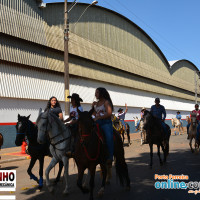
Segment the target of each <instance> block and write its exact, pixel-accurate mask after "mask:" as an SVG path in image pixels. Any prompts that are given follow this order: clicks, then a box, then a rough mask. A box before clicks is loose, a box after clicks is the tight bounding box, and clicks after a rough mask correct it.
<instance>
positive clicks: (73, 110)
mask: <svg viewBox="0 0 200 200" xmlns="http://www.w3.org/2000/svg"><path fill="white" fill-rule="evenodd" d="M67 98H70V99H71V104H72V105H71V106H70V115H69V118H68V119H66V120H65V121H64V122H69V123H67V124H66V125H67V126H69V127H70V129H71V132H72V138H71V151H69V152H67V155H68V156H70V157H72V156H73V153H74V151H75V143H76V135H77V131H78V126H77V121H78V111H77V109H79V110H80V111H81V112H83V108H82V106H81V104H80V102H83V100H82V99H81V98H80V97H79V95H78V94H76V93H73V94H72V96H68V97H67Z"/></svg>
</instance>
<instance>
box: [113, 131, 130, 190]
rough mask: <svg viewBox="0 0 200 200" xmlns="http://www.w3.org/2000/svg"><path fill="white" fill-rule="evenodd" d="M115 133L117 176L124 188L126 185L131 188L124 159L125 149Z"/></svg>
mask: <svg viewBox="0 0 200 200" xmlns="http://www.w3.org/2000/svg"><path fill="white" fill-rule="evenodd" d="M113 132H114V157H115V169H116V175H117V178H118V179H119V182H120V184H121V185H122V186H124V185H126V186H127V187H130V178H129V174H128V167H127V164H126V161H125V157H124V147H123V142H122V139H121V137H120V135H119V134H118V133H117V132H116V131H113Z"/></svg>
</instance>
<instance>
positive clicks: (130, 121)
mask: <svg viewBox="0 0 200 200" xmlns="http://www.w3.org/2000/svg"><path fill="white" fill-rule="evenodd" d="M165 120H171V119H165ZM182 120H186V119H182ZM124 121H125V122H134V121H135V120H124Z"/></svg>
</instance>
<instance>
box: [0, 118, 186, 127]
mask: <svg viewBox="0 0 200 200" xmlns="http://www.w3.org/2000/svg"><path fill="white" fill-rule="evenodd" d="M165 120H171V119H165ZM182 120H186V119H182ZM124 121H125V122H134V121H135V120H124ZM33 123H34V124H35V123H36V122H33ZM16 124H17V123H16V122H5V123H0V126H11V125H12V126H14V125H16Z"/></svg>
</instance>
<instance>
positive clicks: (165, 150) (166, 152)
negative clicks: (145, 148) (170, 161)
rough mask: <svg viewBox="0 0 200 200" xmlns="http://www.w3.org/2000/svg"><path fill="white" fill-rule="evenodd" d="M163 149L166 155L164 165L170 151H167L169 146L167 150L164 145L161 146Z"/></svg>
mask: <svg viewBox="0 0 200 200" xmlns="http://www.w3.org/2000/svg"><path fill="white" fill-rule="evenodd" d="M161 148H162V151H163V153H164V163H165V162H166V160H167V154H168V149H166V148H168V147H167V145H166V148H165V147H164V145H163V144H161Z"/></svg>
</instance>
